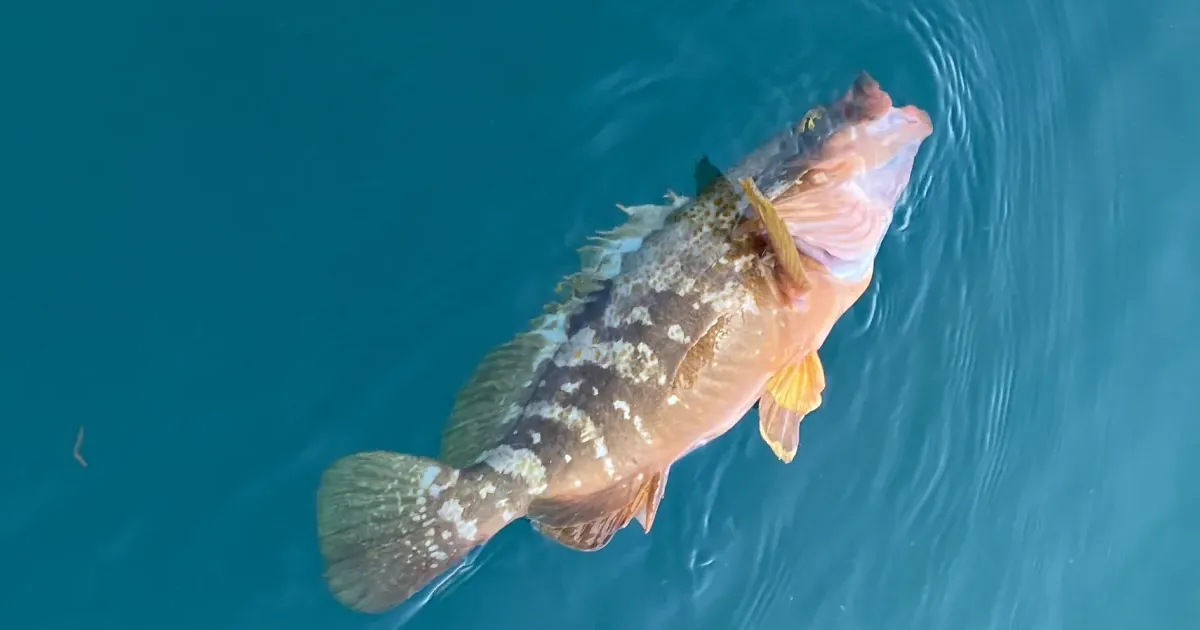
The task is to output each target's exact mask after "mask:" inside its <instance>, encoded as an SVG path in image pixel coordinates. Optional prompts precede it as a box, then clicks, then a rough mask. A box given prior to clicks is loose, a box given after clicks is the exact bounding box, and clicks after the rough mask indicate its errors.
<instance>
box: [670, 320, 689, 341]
mask: <svg viewBox="0 0 1200 630" xmlns="http://www.w3.org/2000/svg"><path fill="white" fill-rule="evenodd" d="M667 338H668V339H670V340H671V341H677V342H679V343H691V342H692V338H691V337H689V336H688V335H687V334H686V333H684V332H683V326H680V325H679V324H671V326H670V327H669V328H667Z"/></svg>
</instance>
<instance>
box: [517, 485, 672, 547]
mask: <svg viewBox="0 0 1200 630" xmlns="http://www.w3.org/2000/svg"><path fill="white" fill-rule="evenodd" d="M668 470H669V467H668V468H664V469H663V470H662V472H657V473H654V474H651V475H648V476H647V477H646V478H645V481H643V482H642V485H641V487H640V488H639V489H638V491H637V492H636V493H635V494H634V495H633V498H632V499H631V500H630V501H629V502H628V503H626V504H625V505H624V506H622V507H620V508H618V509H616V510H613V511H611V512H608V513H606V514H602V515H600V516H599V517H597V518H594V519H592V520H590V521H584V522H582V523H573V524H571V525H561V526H555V525H547V524H546V523H542V522H538V521H537V520H533V521H532V522H533V527H534V529H536V530H537V531H538V532H539V533H540V534H542V535H543V536H545V537H547V538H549V539H551V540H553V541H555V542H557V543H559V544H561V545H565V546H567V547H570V548H572V549H575V550H577V551H599V550H600V549H602V548H604V547H605V546H606V545H608V543H609V542H611V541H612V539H613V536H616V535H617V532H619V531H621V530H622V529H624V528H625V526H626V525H629V522H630V521H632V520H633V519H635V518H636V519H637V521H638V523H640V524H641V525H642V529H643V530H644V531H645V532H647V533H649V532H650V528H651V527H652V526H653V525H654V516H655V514H657V513H658V506H659V504H660V503H661V502H662V498H663V493H664V491H665V490H666V488H667V471H668Z"/></svg>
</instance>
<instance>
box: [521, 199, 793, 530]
mask: <svg viewBox="0 0 1200 630" xmlns="http://www.w3.org/2000/svg"><path fill="white" fill-rule="evenodd" d="M718 186H720V188H718V189H716V190H715V191H713V192H711V193H710V195H708V196H706V197H702V198H701V199H700V200H699V201H698V202H697V203H696V204H694V205H693V206H691V207H690V208H688V209H686V210H684V211H681V212H680V213H678V214H676V215H674V216H673V217H671V218H670V219H669V221H668V223H667V224H666V226H664V228H663V229H662V230H660V231H658V232H656V233H654V234H652V235H651V236H650V237H649V238H647V239H646V241H645V242H644V243H643V245H642V247H641V248H640V249H639V250H638V251H637V252H634V253H631V254H629V255H627V256H626V257H625V259H624V261H623V271H622V273H621V274H619V275H618V276H617V277H616V278H614V279H613V280H612V281H611V282H610V283H609V284H608V286H607V287H606V288H605V289H604V290H603V291H600V292H598V293H597V294H596V302H595V303H593V304H592V305H590V306H589V308H587V309H586V311H585V312H584V313H583V314H581V315H579V316H577V317H575V318H573V319H572V321H571V326H570V328H569V330H568V339H569V340H568V342H567V343H566V344H565V345H564V346H563V347H562V348H560V350H559V351H558V353H557V354H556V355H555V357H554V359H553V361H552V362H550V364H549V365H548V367H547V369H544V370H542V371H541V374H540V377H539V381H538V382H537V383H534V384H533V388H534V391H533V392H532V395H531V396H530V398H529V400H528V402H526V403H525V406H524V412H523V417H522V418H521V420H520V421H518V422H517V424H516V426H515V427H514V430H513V432H512V433H511V434H510V435H509V436H508V437H507V438H506V439H505V440H504V443H505V444H508V445H510V446H512V447H513V448H527V449H529V450H531V451H533V452H534V453H536V454H537V456H538V458H539V459H540V460H541V461H542V463H543V465H544V466H545V467H546V480H547V483H548V487H547V489H546V491H545V492H544V493H542V495H541V496H540V497H538V498H536V499H535V500H534V503H533V504H532V505H531V508H530V517H531V518H534V519H535V520H541V521H542V522H546V523H555V522H557V523H566V522H578V519H586V518H593V517H597V516H600V515H601V513H603V512H605V511H607V510H611V509H614V508H616V507H619V506H620V504H621V503H622V502H623V501H625V502H627V501H628V500H629V499H630V498H631V497H632V496H634V495H635V494H636V493H637V491H638V490H639V489H640V485H641V483H643V479H644V478H645V477H647V476H648V474H649V473H652V472H656V471H658V470H661V469H662V468H663V467H664V466H666V465H668V464H669V463H670V462H669V461H666V460H667V459H669V457H670V455H668V454H666V453H661V454H660V453H659V451H658V450H656V446H655V443H654V435H655V426H654V424H655V417H656V415H657V414H656V410H657V409H658V407H659V406H660V405H662V404H664V401H665V400H666V399H667V398H668V396H669V395H670V393H671V391H672V389H671V388H672V387H679V386H682V385H686V382H683V381H680V380H678V378H679V377H680V376H681V374H680V369H681V366H683V365H684V360H685V357H687V356H688V353H689V351H691V350H692V349H693V347H695V350H694V352H699V354H698V355H696V356H695V357H692V358H689V359H688V361H689V362H695V361H699V362H700V363H699V364H697V365H693V366H691V368H690V369H685V370H684V372H683V374H682V376H683V378H684V380H685V381H686V379H687V374H694V373H695V370H697V369H699V368H700V367H702V365H703V362H704V361H705V360H706V357H707V358H708V359H711V356H712V353H713V351H714V348H713V343H712V342H713V339H714V335H715V334H716V333H714V335H710V336H709V337H708V338H705V335H706V333H709V331H710V328H711V327H712V326H713V325H714V323H716V322H717V321H718V320H719V319H724V320H725V321H729V318H731V317H736V316H737V313H738V312H740V310H741V309H743V308H746V307H747V304H748V302H747V297H748V296H750V295H751V294H752V293H759V294H760V296H761V291H760V289H761V287H762V286H764V285H767V284H770V283H769V282H766V281H765V280H764V279H763V278H762V277H761V273H762V267H761V265H760V264H759V262H760V260H761V256H762V254H763V250H762V248H761V247H762V245H761V242H760V241H758V240H757V239H752V238H746V239H741V240H738V239H735V238H734V237H733V228H734V227H735V226H736V225H737V224H738V223H739V222H740V221H741V220H742V219H741V214H740V211H739V208H738V198H737V196H736V195H735V194H734V192H733V191H732V190H731V189H730V188H729V187H728V185H727V182H719V183H718ZM749 307H750V308H754V303H753V302H749ZM701 340H703V341H701ZM697 342H699V344H697ZM706 344H707V345H706ZM706 348H707V351H706ZM660 443H661V442H660ZM659 448H661V447H659ZM639 474H642V475H643V479H639V478H638V475H639ZM597 493H599V495H598V494H597ZM585 497H586V499H587V500H586V502H585V501H583V499H584V498H585Z"/></svg>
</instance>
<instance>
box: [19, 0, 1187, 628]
mask: <svg viewBox="0 0 1200 630" xmlns="http://www.w3.org/2000/svg"><path fill="white" fill-rule="evenodd" d="M1198 34H1200V4H1197V3H1196V2H1194V0H1151V1H1150V2H1145V3H1141V4H1138V5H1129V4H1128V3H1119V2H1116V1H1115V0H1094V1H1093V0H1062V1H1060V2H1033V1H1031V0H1015V1H1014V2H1009V3H1003V2H995V1H990V2H989V1H987V0H969V1H968V0H961V1H956V0H915V1H912V2H899V1H892V2H877V1H875V0H850V1H848V2H820V3H818V2H813V1H811V0H762V1H759V2H729V1H718V2H709V3H697V2H670V1H665V0H663V1H648V2H637V3H635V2H624V3H619V2H611V1H607V2H600V3H561V2H546V1H541V2H517V3H499V4H497V3H484V2H474V3H449V4H446V3H412V2H392V3H382V2H365V3H332V2H329V3H323V4H317V3H311V2H266V1H264V0H244V1H240V2H230V1H228V0H216V1H209V2H149V1H146V0H140V1H138V2H131V1H119V2H109V3H94V2H91V3H89V2H81V1H79V0H66V1H61V2H54V1H51V2H35V3H21V4H17V3H8V4H6V5H4V6H2V7H0V505H2V507H0V566H3V567H4V577H2V578H0V628H29V629H34V628H36V629H41V628H45V629H57V628H63V629H68V628H69V629H73V630H74V629H78V630H85V629H112V628H123V629H141V628H147V629H155V630H158V629H162V628H171V629H180V630H184V629H191V628H195V629H203V630H211V629H213V628H221V629H223V630H224V629H242V628H246V629H249V628H254V629H263V628H280V629H285V628H286V629H288V630H315V629H321V630H326V629H330V628H336V629H339V630H352V629H376V628H380V629H382V628H396V627H400V626H403V627H405V628H413V629H427V628H429V629H432V628H438V629H443V630H448V629H455V628H485V627H486V628H491V629H493V630H503V629H506V628H530V627H536V628H572V629H574V628H677V627H688V628H696V629H704V628H712V629H721V630H727V629H730V628H755V629H758V628H763V629H774V628H822V629H847V630H850V629H876V628H878V629H899V628H920V629H923V630H924V629H929V630H932V629H946V630H963V629H977V628H979V629H983V628H987V629H991V628H1014V629H1042V628H1072V629H1074V628H1081V629H1087V630H1109V629H1112V630H1117V629H1122V630H1123V629H1130V628H1137V629H1138V630H1141V629H1154V630H1157V629H1163V630H1173V629H1176V628H1195V627H1197V624H1200V545H1198V544H1197V542H1196V537H1195V535H1194V534H1195V533H1196V532H1198V531H1200V490H1198V489H1197V487H1196V485H1195V484H1194V483H1193V481H1194V480H1195V479H1197V478H1200V463H1197V459H1193V457H1194V456H1195V453H1196V452H1197V448H1200V422H1197V415H1196V409H1197V408H1198V407H1200V387H1197V386H1196V384H1195V382H1196V378H1197V375H1200V343H1198V342H1197V341H1196V339H1195V338H1194V334H1193V333H1194V330H1195V327H1196V324H1197V322H1200V292H1198V291H1197V290H1196V289H1194V288H1193V287H1194V286H1195V284H1194V283H1195V280H1194V278H1195V275H1196V270H1197V269H1200V248H1197V247H1195V245H1194V244H1195V242H1196V239H1197V238H1198V237H1200V212H1198V211H1197V200H1200V177H1198V176H1197V167H1200V158H1198V157H1197V154H1196V151H1195V147H1196V146H1197V144H1198V143H1200V123H1198V122H1197V117H1196V114H1197V112H1200V84H1198V82H1197V77H1200V38H1198V37H1197V35H1198ZM859 70H867V71H869V72H870V73H872V75H874V76H875V77H876V78H877V79H878V80H879V81H880V82H881V84H882V85H883V87H884V89H886V90H887V91H889V92H890V93H891V94H892V96H893V97H894V98H895V99H896V100H897V101H898V102H899V103H902V104H907V103H912V104H915V105H918V106H920V107H922V108H924V109H926V110H928V111H929V112H930V113H931V115H932V116H933V120H934V125H935V133H934V135H933V137H932V138H931V139H930V140H929V141H927V143H926V145H925V147H924V148H923V149H922V152H921V154H920V156H919V158H918V163H917V168H916V171H915V172H914V175H913V182H912V185H911V187H910V190H909V194H908V195H907V197H906V199H905V200H904V201H903V203H902V204H901V206H900V208H899V210H898V213H897V220H896V223H895V225H894V226H893V229H892V231H891V232H890V234H889V235H888V237H887V239H886V240H885V242H884V246H883V249H882V251H881V253H880V257H879V267H878V272H877V275H876V279H875V281H874V282H873V284H872V286H871V288H870V289H869V290H868V293H867V295H866V296H865V297H864V298H863V300H862V301H861V302H860V303H859V304H858V305H857V306H856V307H855V308H854V309H853V310H852V311H851V312H850V313H849V314H848V315H847V316H846V317H845V319H844V320H843V321H842V322H841V323H840V324H839V325H838V326H837V327H836V328H835V329H834V332H833V334H832V335H831V337H830V339H829V341H828V342H827V344H826V346H825V348H824V349H823V350H822V356H823V357H824V362H825V365H826V370H827V376H828V383H829V385H828V388H827V390H826V393H825V400H824V404H823V406H822V407H821V409H820V410H819V411H818V412H816V413H815V414H814V415H812V416H811V417H810V418H809V419H808V420H806V422H805V431H804V442H803V445H802V446H801V448H800V453H799V455H798V457H797V459H796V461H795V462H794V463H792V464H791V465H784V464H782V463H780V462H779V461H777V460H776V459H775V458H774V457H773V456H772V455H771V453H770V450H769V449H768V448H767V447H766V445H765V444H763V442H762V441H761V439H760V438H759V436H758V432H757V429H756V428H755V427H754V423H755V418H754V417H753V416H751V417H749V418H748V419H747V421H746V422H744V423H742V424H741V425H739V427H738V428H736V429H735V430H734V431H733V432H731V433H730V434H728V435H726V436H725V437H724V438H722V439H720V440H718V441H716V442H713V443H712V444H710V445H708V446H706V447H705V448H703V449H701V450H699V451H697V452H696V453H694V454H692V455H691V456H689V457H688V458H687V459H685V460H684V461H682V462H680V463H679V464H677V465H676V466H675V467H674V468H673V469H672V471H671V478H670V483H669V485H668V488H667V493H666V498H665V501H664V504H663V506H662V509H661V511H660V513H659V516H658V519H657V520H656V522H655V526H654V530H653V532H652V534H651V535H649V536H647V535H644V534H642V533H640V532H639V531H638V530H637V529H636V528H630V529H628V530H625V531H624V532H622V533H621V534H620V535H618V537H617V538H616V540H615V541H614V542H613V543H612V544H611V545H610V546H609V547H607V548H606V549H604V550H602V551H600V552H598V553H593V554H584V553H578V552H574V551H571V550H569V549H565V548H562V547H559V546H557V545H555V544H554V543H551V542H549V541H547V540H545V539H543V538H541V537H539V536H538V535H537V534H535V533H534V532H533V531H532V530H531V528H530V527H529V526H528V524H527V523H525V522H520V523H517V524H516V525H514V526H512V527H510V528H508V529H506V530H504V531H503V532H502V533H501V534H500V535H499V536H498V537H497V538H496V539H494V540H493V541H492V543H490V544H489V545H487V546H486V547H484V548H482V549H481V550H480V551H479V552H477V553H475V554H474V555H473V556H472V557H471V560H470V562H469V564H468V565H467V566H465V567H464V568H463V569H462V570H461V571H459V572H458V573H457V574H455V575H454V576H453V577H452V578H451V579H450V580H449V581H448V582H447V583H446V584H445V585H443V587H441V588H440V589H436V590H431V591H429V592H427V593H425V595H428V597H422V598H419V599H418V600H416V601H414V602H413V603H411V604H409V605H406V606H404V607H402V608H400V609H397V610H395V611H393V612H391V613H389V614H386V615H382V616H376V617H369V616H362V615H357V614H355V613H351V612H349V611H347V610H346V609H343V608H341V607H340V606H339V605H338V604H337V603H336V602H335V601H334V600H333V599H332V597H330V596H329V594H328V592H327V590H326V587H325V585H324V583H323V581H322V578H321V570H322V566H321V561H320V557H319V555H318V552H317V547H316V539H315V514H314V494H315V490H316V487H317V483H318V478H319V475H320V473H321V471H322V470H323V468H324V467H325V466H327V465H328V464H329V463H331V462H332V461H333V460H334V459H336V458H338V457H340V456H342V455H345V454H348V453H350V452H353V451H356V450H362V449H377V448H385V449H393V450H398V451H403V452H411V453H418V454H427V455H432V454H434V453H436V452H437V446H438V438H439V434H440V431H441V423H442V421H443V419H444V418H445V417H446V416H447V414H448V412H449V410H450V406H451V404H452V400H453V396H454V395H455V393H456V391H457V389H458V387H459V386H460V385H461V384H462V383H463V382H464V381H465V380H466V378H467V377H468V376H469V374H470V373H471V371H472V370H473V368H474V365H475V362H476V361H478V360H479V358H480V357H481V356H482V355H483V354H484V353H485V352H486V351H487V350H488V349H489V348H491V347H493V346H494V345H496V344H499V343H502V342H503V341H505V340H506V339H508V338H509V337H510V336H511V335H512V334H513V333H515V332H516V331H518V330H520V329H522V328H523V327H525V326H526V325H527V323H528V321H529V319H530V318H532V317H534V316H535V315H537V314H538V312H539V309H540V306H541V304H542V303H543V302H545V301H546V300H548V299H550V298H551V290H552V287H553V285H554V283H555V282H556V281H557V280H558V279H559V278H560V277H561V276H563V275H565V274H567V273H570V272H572V271H574V270H575V269H576V266H577V263H576V254H575V252H574V249H575V248H576V247H578V246H580V245H582V244H583V243H584V239H585V237H586V236H587V235H588V234H590V233H592V232H593V231H595V230H597V229H604V228H608V227H611V226H613V225H615V224H616V223H617V222H619V221H620V220H621V214H620V213H619V212H618V211H617V210H616V209H615V208H614V207H613V204H615V203H626V204H633V203H643V202H653V201H655V200H657V199H659V198H660V197H661V195H662V194H663V193H664V192H665V191H666V190H667V189H668V188H673V189H675V190H677V191H680V192H683V193H690V192H692V190H691V186H692V184H691V173H692V168H693V166H694V164H695V163H696V161H697V160H698V159H699V158H701V157H702V156H704V155H708V156H710V157H711V159H712V160H713V161H714V162H715V163H716V164H718V165H721V166H728V165H730V164H732V163H734V162H735V161H736V160H737V159H739V158H740V157H741V156H742V155H744V154H745V152H747V151H749V150H750V149H751V148H752V147H754V146H755V145H756V144H757V143H758V142H760V141H762V140H763V139H764V138H766V137H767V136H768V135H770V134H771V133H773V132H774V131H776V130H777V129H778V128H779V127H780V126H781V125H783V124H785V123H786V122H787V121H789V120H794V119H796V118H797V117H798V116H800V115H802V114H803V112H804V111H805V110H807V109H808V108H809V107H810V106H812V105H814V104H816V103H818V102H821V101H825V100H827V99H829V98H831V97H833V96H836V95H838V94H840V93H841V92H842V91H844V90H845V89H846V87H847V86H848V85H849V84H850V81H852V80H853V78H854V76H855V74H856V73H857V72H858V71H859ZM81 426H82V427H84V428H85V431H86V432H85V438H84V441H83V444H82V449H81V450H82V455H83V457H84V458H85V460H86V462H87V463H88V465H87V467H83V466H82V465H80V464H79V463H77V462H76V461H75V460H74V459H73V457H72V448H73V446H74V444H75V439H76V435H77V432H78V430H79V428H80V427H81Z"/></svg>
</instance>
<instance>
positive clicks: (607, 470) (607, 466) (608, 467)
mask: <svg viewBox="0 0 1200 630" xmlns="http://www.w3.org/2000/svg"><path fill="white" fill-rule="evenodd" d="M604 474H606V475H608V478H609V479H612V478H613V475H614V474H616V470H615V469H614V467H613V460H612V458H611V457H605V458H604Z"/></svg>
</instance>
